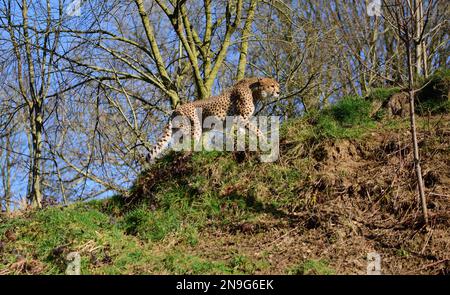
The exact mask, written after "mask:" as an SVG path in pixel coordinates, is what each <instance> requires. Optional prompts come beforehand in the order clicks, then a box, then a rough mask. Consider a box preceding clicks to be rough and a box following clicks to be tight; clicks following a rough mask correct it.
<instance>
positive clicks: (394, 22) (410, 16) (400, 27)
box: [383, 0, 435, 224]
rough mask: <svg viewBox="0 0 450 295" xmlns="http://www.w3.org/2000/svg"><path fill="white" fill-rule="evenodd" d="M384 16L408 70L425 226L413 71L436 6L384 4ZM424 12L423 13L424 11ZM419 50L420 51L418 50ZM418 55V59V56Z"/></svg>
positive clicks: (415, 0)
mask: <svg viewBox="0 0 450 295" xmlns="http://www.w3.org/2000/svg"><path fill="white" fill-rule="evenodd" d="M383 3H384V5H385V10H386V12H387V14H388V15H387V16H386V17H385V18H384V19H385V20H386V22H388V23H389V24H390V25H391V26H392V27H393V28H394V29H395V31H396V33H397V34H398V36H399V38H400V40H401V41H402V43H403V45H404V48H405V52H406V57H407V58H406V62H407V69H408V84H407V85H406V86H407V87H406V88H407V89H408V94H409V117H410V126H411V139H412V144H413V151H414V167H415V173H416V178H417V186H418V190H419V195H420V201H421V207H422V214H423V220H424V223H425V224H428V212H427V201H426V196H425V189H424V183H423V178H422V169H421V166H420V155H419V145H418V142H417V128H416V120H415V111H414V107H415V105H414V95H415V90H414V88H415V81H414V68H415V67H416V68H417V69H418V70H417V72H422V66H423V61H422V59H421V58H422V57H423V55H422V53H421V50H422V43H423V35H424V32H425V28H426V26H427V23H428V17H429V14H430V11H431V8H432V7H433V5H434V4H435V3H434V1H432V0H430V1H428V5H427V6H426V7H423V2H422V1H421V0H392V1H383ZM423 9H425V12H424V11H423ZM417 47H420V48H421V49H417ZM414 48H416V51H415V52H416V53H419V54H418V55H417V59H416V63H414V61H413V52H414ZM419 55H420V56H419Z"/></svg>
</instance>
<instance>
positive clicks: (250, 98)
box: [146, 77, 280, 164]
mask: <svg viewBox="0 0 450 295" xmlns="http://www.w3.org/2000/svg"><path fill="white" fill-rule="evenodd" d="M279 96H280V85H279V84H278V82H277V81H276V80H274V79H272V78H258V77H253V78H245V79H242V80H240V81H239V82H237V83H236V84H235V85H234V86H233V87H231V88H228V89H226V90H225V91H223V92H222V93H221V94H220V95H217V96H212V97H210V98H208V99H204V100H198V101H194V102H191V103H187V104H183V105H181V106H179V107H177V108H176V109H175V110H174V111H173V112H172V114H171V116H170V119H169V123H168V124H167V126H166V127H165V128H164V131H163V134H162V136H161V138H160V139H159V140H158V142H157V143H156V145H155V146H154V147H153V148H152V149H151V151H150V152H149V153H148V154H147V156H146V162H147V164H150V163H152V162H153V161H154V160H155V159H156V158H158V157H159V156H160V155H161V154H162V152H163V151H164V150H165V149H166V148H167V146H168V144H169V142H170V140H171V137H172V134H173V133H172V132H173V130H172V129H173V128H172V120H173V118H175V117H177V116H184V117H187V118H188V119H189V123H190V124H191V126H192V136H193V139H194V142H199V141H200V139H201V134H202V122H200V117H199V116H198V113H197V111H196V110H198V109H200V110H201V112H202V114H203V116H204V117H205V118H206V117H208V116H215V117H216V118H217V119H219V120H220V121H224V120H225V118H226V116H234V117H236V118H237V119H238V120H240V121H241V122H243V123H244V126H245V128H247V129H248V130H249V131H251V132H255V133H256V134H257V136H258V137H262V136H264V135H263V134H262V133H261V132H260V131H259V129H258V128H257V127H256V126H254V125H253V124H252V123H251V122H250V118H251V116H252V115H253V112H254V111H255V104H254V103H255V102H256V101H258V100H262V99H267V98H269V97H274V98H278V97H279Z"/></svg>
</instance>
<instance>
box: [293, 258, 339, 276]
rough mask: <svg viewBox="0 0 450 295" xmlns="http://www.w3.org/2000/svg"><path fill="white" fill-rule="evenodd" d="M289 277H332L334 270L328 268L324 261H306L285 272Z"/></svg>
mask: <svg viewBox="0 0 450 295" xmlns="http://www.w3.org/2000/svg"><path fill="white" fill-rule="evenodd" d="M287 273H288V274H291V275H332V274H334V270H333V269H331V268H330V267H329V266H328V262H327V261H325V260H306V261H304V262H302V263H300V264H298V265H295V266H293V267H291V268H289V269H288V270H287Z"/></svg>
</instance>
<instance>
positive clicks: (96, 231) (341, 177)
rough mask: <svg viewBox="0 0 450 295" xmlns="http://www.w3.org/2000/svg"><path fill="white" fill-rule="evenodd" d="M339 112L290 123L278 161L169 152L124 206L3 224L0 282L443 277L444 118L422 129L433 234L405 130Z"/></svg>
mask: <svg viewBox="0 0 450 295" xmlns="http://www.w3.org/2000/svg"><path fill="white" fill-rule="evenodd" d="M373 105H375V104H371V103H369V102H368V100H361V99H356V98H347V99H343V100H342V101H341V102H340V103H339V104H338V105H335V106H333V107H330V108H328V109H327V110H325V111H323V112H321V113H320V114H319V113H318V114H310V115H307V116H304V117H302V118H298V119H293V120H290V121H288V122H285V123H284V124H283V125H282V130H281V142H280V159H279V160H278V161H277V162H275V163H260V162H259V161H258V157H257V154H256V153H250V152H240V153H238V152H235V153H232V152H200V153H192V154H189V153H169V154H168V155H167V156H166V157H164V158H163V159H161V160H160V161H159V162H157V163H156V164H155V165H154V167H153V168H152V169H151V170H150V171H148V172H146V173H145V174H143V175H141V177H140V178H139V179H138V180H137V181H136V183H135V185H134V186H133V188H132V189H131V191H130V195H129V196H126V197H122V196H115V197H113V198H110V199H106V200H97V201H91V202H87V203H76V204H73V205H70V206H68V207H61V206H54V207H48V208H45V209H43V210H40V211H29V212H16V213H15V214H13V215H12V216H5V215H3V216H1V217H0V218H1V223H0V239H1V241H0V257H1V258H0V274H12V273H16V274H60V273H64V270H65V262H64V257H65V256H66V255H67V254H68V253H69V252H72V251H78V252H79V253H80V254H81V257H82V273H83V274H155V273H157V274H205V273H208V274H213V273H214V274H215V273H220V274H230V273H231V274H240V273H244V274H365V273H366V267H367V262H366V256H367V253H369V252H377V253H379V254H380V255H381V259H382V272H383V273H385V274H412V273H414V274H419V273H423V274H448V273H450V261H449V259H450V256H449V252H448V249H449V248H450V230H449V227H450V195H449V193H450V169H449V167H450V115H449V114H448V112H437V113H433V112H428V115H427V114H426V113H425V112H424V113H423V114H422V116H420V117H418V118H417V124H418V130H419V143H420V148H421V157H422V163H423V164H422V167H423V174H424V180H425V185H426V194H427V197H428V208H429V213H430V228H429V229H428V230H426V229H425V228H423V227H422V225H421V224H420V222H419V221H420V213H421V212H420V210H419V203H418V202H419V201H418V199H417V194H416V193H415V189H416V183H415V176H414V171H413V168H412V161H411V159H412V151H411V144H410V133H409V125H408V124H409V121H408V119H407V118H398V117H395V118H388V117H387V116H385V115H384V113H383V111H382V110H381V111H380V109H377V110H375V111H376V113H375V112H374V111H373Z"/></svg>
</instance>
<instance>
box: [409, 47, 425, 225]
mask: <svg viewBox="0 0 450 295" xmlns="http://www.w3.org/2000/svg"><path fill="white" fill-rule="evenodd" d="M405 45H406V56H407V63H408V93H409V118H410V123H411V137H412V143H413V151H414V168H415V172H416V177H417V187H418V189H419V195H420V202H421V205H422V214H423V221H424V223H425V224H428V211H427V201H426V197H425V189H424V185H423V179H422V169H421V167H420V157H419V145H418V143H417V134H416V120H415V115H414V89H413V88H414V74H413V72H414V70H413V63H412V57H411V44H410V42H405Z"/></svg>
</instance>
